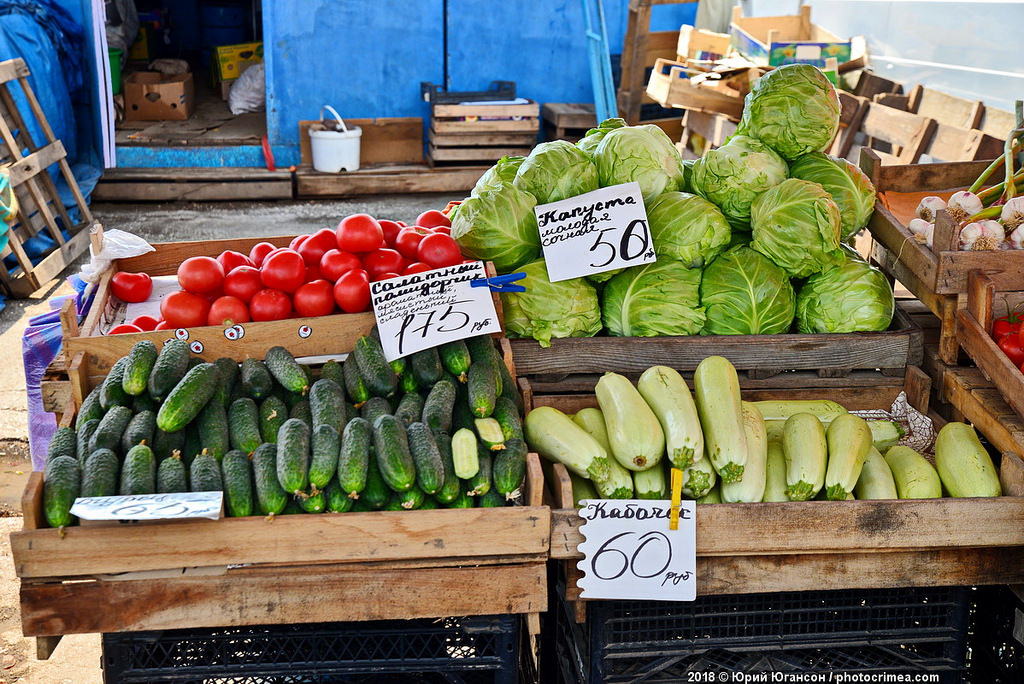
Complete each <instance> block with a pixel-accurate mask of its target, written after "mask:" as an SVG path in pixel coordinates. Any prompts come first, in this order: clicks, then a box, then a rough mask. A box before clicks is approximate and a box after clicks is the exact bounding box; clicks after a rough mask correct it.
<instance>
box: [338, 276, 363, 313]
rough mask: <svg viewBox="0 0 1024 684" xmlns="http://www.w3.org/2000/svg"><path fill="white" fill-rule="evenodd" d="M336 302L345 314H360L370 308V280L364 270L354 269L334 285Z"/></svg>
mask: <svg viewBox="0 0 1024 684" xmlns="http://www.w3.org/2000/svg"><path fill="white" fill-rule="evenodd" d="M334 301H335V302H337V303H338V306H339V307H341V310H342V311H344V312H345V313H359V312H361V311H366V310H367V309H369V308H370V278H369V276H367V274H366V271H364V270H362V269H358V268H357V269H352V270H351V271H349V272H348V273H345V274H344V275H342V276H341V277H340V278H338V282H336V283H335V284H334Z"/></svg>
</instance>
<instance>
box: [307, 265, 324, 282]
mask: <svg viewBox="0 0 1024 684" xmlns="http://www.w3.org/2000/svg"><path fill="white" fill-rule="evenodd" d="M321 278H323V275H322V274H321V273H320V265H319V264H310V265H309V266H306V282H307V283H311V282H313V281H314V280H320V279H321Z"/></svg>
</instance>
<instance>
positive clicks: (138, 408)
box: [132, 392, 160, 415]
mask: <svg viewBox="0 0 1024 684" xmlns="http://www.w3.org/2000/svg"><path fill="white" fill-rule="evenodd" d="M159 410H160V402H158V401H157V400H156V399H154V398H153V397H151V396H149V392H143V393H142V394H137V395H135V396H134V397H132V412H133V413H141V412H142V411H152V412H153V415H156V412H157V411H159Z"/></svg>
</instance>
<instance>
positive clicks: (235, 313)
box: [206, 295, 249, 327]
mask: <svg viewBox="0 0 1024 684" xmlns="http://www.w3.org/2000/svg"><path fill="white" fill-rule="evenodd" d="M248 322H249V309H248V307H246V306H245V302H243V301H242V300H241V299H239V298H238V297H232V296H231V295H224V296H223V297H221V298H219V299H218V300H217V301H215V302H214V303H213V304H212V305H211V306H210V313H209V314H207V316H206V324H207V325H222V326H224V327H230V326H232V325H235V324H236V323H248Z"/></svg>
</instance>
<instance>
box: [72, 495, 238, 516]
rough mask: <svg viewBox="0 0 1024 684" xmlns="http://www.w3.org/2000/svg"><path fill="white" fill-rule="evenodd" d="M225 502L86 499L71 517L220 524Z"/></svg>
mask: <svg viewBox="0 0 1024 684" xmlns="http://www.w3.org/2000/svg"><path fill="white" fill-rule="evenodd" d="M223 501H224V492H182V493H179V494H137V495H133V496H97V497H84V498H78V499H75V503H74V505H73V506H71V513H72V514H73V515H77V516H78V517H79V518H81V519H83V520H166V519H175V520H177V519H181V518H209V519H210V520H218V519H219V518H220V517H221V508H222V505H223Z"/></svg>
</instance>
